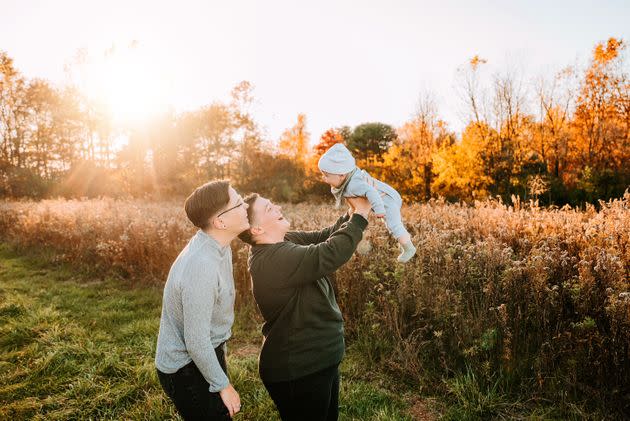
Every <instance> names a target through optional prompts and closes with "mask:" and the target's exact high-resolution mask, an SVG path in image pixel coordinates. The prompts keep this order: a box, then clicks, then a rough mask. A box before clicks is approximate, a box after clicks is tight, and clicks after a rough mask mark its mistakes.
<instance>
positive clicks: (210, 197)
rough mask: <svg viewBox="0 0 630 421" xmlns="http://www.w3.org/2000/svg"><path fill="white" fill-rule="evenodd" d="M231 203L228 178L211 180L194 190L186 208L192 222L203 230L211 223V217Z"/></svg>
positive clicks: (186, 203)
mask: <svg viewBox="0 0 630 421" xmlns="http://www.w3.org/2000/svg"><path fill="white" fill-rule="evenodd" d="M228 203H230V182H229V181H227V180H215V181H210V182H208V183H206V184H204V185H203V186H199V187H197V188H196V189H195V191H193V192H192V193H191V194H190V196H188V198H186V202H185V203H184V209H185V210H186V215H187V216H188V219H190V222H192V223H193V224H194V225H195V226H196V227H198V228H201V229H202V230H204V229H206V228H207V227H208V225H210V217H212V215H214V214H216V213H217V212H219V210H221V208H223V207H225V206H226V205H227V204H228Z"/></svg>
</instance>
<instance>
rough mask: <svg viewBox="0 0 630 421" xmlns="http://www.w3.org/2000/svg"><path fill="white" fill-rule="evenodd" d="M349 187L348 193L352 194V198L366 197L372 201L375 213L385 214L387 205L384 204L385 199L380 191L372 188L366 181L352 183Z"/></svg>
mask: <svg viewBox="0 0 630 421" xmlns="http://www.w3.org/2000/svg"><path fill="white" fill-rule="evenodd" d="M353 181H354V180H353ZM348 187H349V188H348V190H347V191H348V193H350V194H349V195H350V196H365V197H366V198H367V200H369V201H370V204H371V205H372V210H373V211H374V213H378V214H384V213H385V204H384V203H383V198H382V197H381V194H380V193H379V192H378V190H376V189H375V188H374V187H372V186H370V185H369V184H368V183H367V182H365V181H364V180H361V181H357V182H352V184H351V185H350V186H348Z"/></svg>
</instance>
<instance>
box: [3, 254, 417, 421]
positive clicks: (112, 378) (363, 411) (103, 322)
mask: <svg viewBox="0 0 630 421" xmlns="http://www.w3.org/2000/svg"><path fill="white" fill-rule="evenodd" d="M48 257H50V256H48ZM48 257H47V256H45V255H43V254H41V253H40V254H38V255H30V256H29V255H20V254H18V253H16V252H14V251H12V249H11V248H9V247H8V246H6V245H1V244H0V419H13V420H18V419H46V420H55V419H60V420H66V419H81V420H85V419H116V420H118V419H142V420H153V419H154V420H161V419H173V418H177V416H176V414H175V412H174V407H173V406H172V405H171V404H170V403H169V401H168V400H167V398H166V397H165V395H164V394H163V392H162V390H161V388H160V386H159V383H158V381H157V376H156V374H155V368H154V366H153V356H154V353H155V341H156V338H157V331H158V326H159V315H160V309H161V295H162V291H161V288H157V287H151V286H143V287H131V286H129V282H125V281H124V280H116V279H111V278H108V277H107V276H102V275H98V274H94V273H89V272H85V270H84V269H76V268H71V267H70V266H68V265H59V264H53V263H51V262H50V260H49V258H48ZM243 313H247V312H246V311H244V312H243ZM259 342H260V336H259V333H258V331H257V328H256V323H255V322H253V321H252V319H251V317H247V315H245V316H244V315H242V314H239V315H237V323H236V324H235V328H234V340H233V341H231V342H230V344H229V345H228V366H229V370H230V376H231V378H232V381H233V383H234V385H235V388H236V389H237V390H238V391H239V393H240V395H241V400H242V401H243V402H244V405H245V406H244V412H242V413H241V414H239V415H238V416H237V417H236V419H237V420H275V419H278V415H277V412H276V410H275V408H274V406H273V403H272V402H271V400H270V399H269V396H268V395H267V392H266V391H265V389H264V387H263V385H262V383H261V381H260V379H259V378H258V374H257V349H258V344H259ZM341 372H342V387H341V396H340V411H341V414H340V419H342V420H344V419H346V420H352V419H356V420H410V419H412V415H410V414H412V412H410V403H409V402H410V400H409V396H408V395H407V396H404V395H399V394H396V393H393V392H391V387H388V386H387V385H386V384H385V383H384V382H383V381H382V380H380V379H379V375H378V374H376V373H375V372H374V373H373V372H372V371H370V370H369V369H368V368H367V367H365V365H364V361H363V360H362V359H361V357H360V356H359V355H356V353H353V351H352V348H350V350H349V353H348V356H347V358H346V360H345V361H344V363H343V364H342V370H341Z"/></svg>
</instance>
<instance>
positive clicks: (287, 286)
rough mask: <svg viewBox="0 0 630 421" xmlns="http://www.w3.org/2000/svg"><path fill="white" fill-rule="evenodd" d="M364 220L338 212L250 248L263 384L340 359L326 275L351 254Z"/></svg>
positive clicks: (339, 333)
mask: <svg viewBox="0 0 630 421" xmlns="http://www.w3.org/2000/svg"><path fill="white" fill-rule="evenodd" d="M366 226H367V221H366V220H365V218H363V217H362V216H360V215H357V214H355V215H353V216H352V217H351V218H349V217H348V215H345V216H342V217H341V218H339V220H337V222H336V223H335V224H334V225H333V226H331V227H328V228H326V229H323V230H321V231H291V232H289V233H287V235H286V236H285V241H282V242H280V243H276V244H258V245H255V246H253V247H252V248H251V252H250V256H249V271H250V273H251V276H252V283H253V290H254V298H255V299H256V303H257V304H258V308H259V309H260V312H261V313H262V316H263V318H264V320H265V323H264V325H263V327H262V333H263V336H264V339H263V346H262V350H261V352H260V361H259V371H260V377H261V379H262V380H263V382H265V383H276V382H283V381H288V380H293V379H296V378H300V377H303V376H306V375H308V374H312V373H315V372H316V371H319V370H323V369H324V368H327V367H330V366H333V365H335V364H339V363H340V362H341V359H342V358H343V354H344V340H343V318H342V316H341V311H340V310H339V306H338V305H337V301H336V299H335V293H334V291H333V287H332V284H331V282H330V279H329V278H328V275H329V274H331V273H333V272H334V271H335V270H337V269H338V268H339V267H340V266H341V265H343V264H344V263H346V262H347V261H348V260H350V258H351V257H352V254H353V253H354V251H355V250H356V247H357V244H358V243H359V241H361V237H362V235H363V230H364V229H365V227H366Z"/></svg>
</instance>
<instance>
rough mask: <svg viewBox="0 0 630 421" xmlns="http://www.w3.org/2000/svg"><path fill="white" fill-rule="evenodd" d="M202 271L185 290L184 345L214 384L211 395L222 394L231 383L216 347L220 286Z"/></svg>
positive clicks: (197, 271)
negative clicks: (214, 334) (214, 325)
mask: <svg viewBox="0 0 630 421" xmlns="http://www.w3.org/2000/svg"><path fill="white" fill-rule="evenodd" d="M202 269H203V268H202V267H194V268H192V270H191V272H190V275H191V277H190V279H188V280H187V282H186V283H185V284H184V286H183V288H182V306H183V308H182V310H183V314H184V343H185V344H186V350H187V351H188V353H189V354H190V356H191V358H192V359H193V361H194V362H195V365H196V366H197V367H198V368H199V371H200V372H201V374H202V375H203V377H204V378H205V379H206V381H207V382H208V383H209V384H210V387H209V391H210V392H219V391H220V390H223V389H224V388H226V387H227V386H228V385H229V384H230V381H229V380H228V378H227V376H226V374H225V373H224V372H223V369H222V368H221V365H220V364H219V360H218V358H217V355H216V353H215V352H214V347H213V345H212V338H211V336H212V332H211V330H212V329H211V326H212V311H213V308H214V302H215V300H216V297H217V294H218V282H217V280H216V279H215V278H214V276H212V275H211V274H209V273H208V271H207V270H202Z"/></svg>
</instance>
